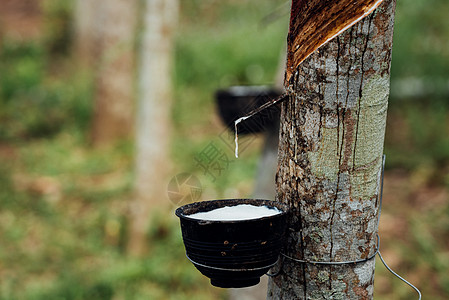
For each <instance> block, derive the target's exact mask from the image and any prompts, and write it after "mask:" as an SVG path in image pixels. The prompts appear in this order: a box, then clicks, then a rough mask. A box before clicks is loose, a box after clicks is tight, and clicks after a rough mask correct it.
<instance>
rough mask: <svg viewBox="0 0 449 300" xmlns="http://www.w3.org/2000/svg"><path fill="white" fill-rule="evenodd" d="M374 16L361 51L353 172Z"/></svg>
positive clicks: (369, 23)
mask: <svg viewBox="0 0 449 300" xmlns="http://www.w3.org/2000/svg"><path fill="white" fill-rule="evenodd" d="M375 14H376V13H375V12H374V13H372V14H371V15H370V16H369V21H368V34H367V35H366V41H365V47H364V48H363V51H362V66H361V69H362V75H361V78H360V86H359V99H358V103H357V118H356V119H357V120H356V125H355V141H354V150H353V153H352V170H353V171H354V169H355V152H356V149H357V137H358V133H359V120H360V110H361V107H360V103H361V101H362V96H363V93H362V91H363V80H364V75H365V64H364V60H365V53H366V51H367V49H368V42H369V40H370V35H369V33H370V32H371V23H372V21H373V18H374V16H375Z"/></svg>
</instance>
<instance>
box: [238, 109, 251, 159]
mask: <svg viewBox="0 0 449 300" xmlns="http://www.w3.org/2000/svg"><path fill="white" fill-rule="evenodd" d="M248 118H249V116H246V117H241V118H238V119H237V120H235V122H234V130H235V138H234V142H235V157H236V158H239V134H238V132H237V130H238V129H237V125H238V124H239V123H240V122H242V121H244V120H246V119H248Z"/></svg>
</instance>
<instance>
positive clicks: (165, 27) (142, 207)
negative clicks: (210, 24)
mask: <svg viewBox="0 0 449 300" xmlns="http://www.w3.org/2000/svg"><path fill="white" fill-rule="evenodd" d="M145 4H146V7H145V10H144V21H143V26H144V28H143V35H142V45H141V48H140V70H139V105H138V114H137V125H136V159H135V173H136V182H135V201H134V203H133V206H132V208H131V215H130V218H131V219H130V221H131V226H130V232H129V243H128V250H129V252H130V254H133V255H141V254H143V253H144V252H145V245H146V238H145V233H146V231H147V229H148V224H149V219H150V214H151V212H152V209H156V208H160V207H161V205H163V204H169V202H168V199H167V182H168V180H167V174H168V172H169V166H168V162H169V154H170V149H169V139H170V123H171V119H170V111H171V65H172V49H173V35H174V31H175V26H176V24H177V13H178V0H146V1H145Z"/></svg>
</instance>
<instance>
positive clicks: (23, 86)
mask: <svg viewBox="0 0 449 300" xmlns="http://www.w3.org/2000/svg"><path fill="white" fill-rule="evenodd" d="M0 51H1V52H0V70H1V73H2V80H1V81H0V122H1V123H2V126H1V127H0V140H14V139H17V138H22V139H23V138H35V137H49V136H52V135H54V134H56V133H58V132H60V131H61V130H62V129H63V128H69V127H72V128H76V129H78V130H86V129H87V126H88V124H89V120H90V115H91V103H90V98H91V97H90V90H91V88H90V82H89V79H88V77H85V76H81V75H80V73H78V74H73V75H69V76H71V77H72V78H59V77H57V78H53V77H52V76H49V75H50V74H48V71H47V66H48V58H47V56H46V54H45V52H44V51H43V48H42V45H39V44H37V43H33V42H30V43H25V44H19V43H17V42H12V41H6V42H5V43H4V45H3V48H2V49H1V50H0ZM68 81H71V84H67V82H68Z"/></svg>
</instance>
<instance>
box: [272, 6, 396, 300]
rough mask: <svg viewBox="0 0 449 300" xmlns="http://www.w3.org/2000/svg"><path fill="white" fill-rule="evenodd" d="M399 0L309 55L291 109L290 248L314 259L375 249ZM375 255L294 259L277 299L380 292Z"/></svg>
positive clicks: (280, 195)
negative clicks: (366, 260)
mask: <svg viewBox="0 0 449 300" xmlns="http://www.w3.org/2000/svg"><path fill="white" fill-rule="evenodd" d="M394 9H395V0H385V1H384V2H383V3H382V4H381V5H380V6H379V8H377V9H376V10H375V12H374V13H373V14H371V15H369V16H368V17H366V18H365V19H363V20H362V21H360V22H359V23H357V24H356V25H354V26H353V27H351V28H350V29H348V30H347V31H346V32H344V33H343V34H342V35H340V36H338V37H337V38H335V39H333V40H332V41H330V42H329V43H328V44H326V45H325V46H323V47H322V48H320V49H319V50H318V51H317V52H315V53H314V54H312V55H311V56H309V58H308V59H306V60H305V61H304V62H303V63H302V64H301V65H299V67H298V68H297V70H296V71H295V72H294V73H293V77H292V80H291V83H292V84H291V85H289V86H287V87H286V88H287V91H288V92H289V94H290V97H289V99H288V101H286V102H285V103H283V106H282V113H281V128H280V145H279V157H278V173H277V179H276V183H277V200H278V201H281V202H284V203H287V204H289V205H290V207H291V209H292V217H291V220H290V223H289V233H288V239H287V243H286V246H285V249H284V250H283V252H284V253H285V254H287V255H289V256H291V257H294V258H297V259H302V260H309V261H310V260H313V261H348V260H357V259H364V258H366V257H368V256H369V255H371V254H373V253H374V251H375V247H376V233H377V229H378V224H377V213H378V204H379V203H378V194H379V185H380V170H381V161H382V153H383V143H384V133H385V124H386V115H387V106H388V94H389V73H390V62H391V49H392V37H393V23H394ZM374 264H375V260H374V259H372V260H370V261H368V262H365V263H360V264H357V265H354V264H352V265H341V266H335V265H334V266H330V265H313V264H302V263H298V262H295V261H291V260H288V259H285V261H284V265H283V272H282V273H281V274H280V275H279V276H277V277H275V278H273V279H270V281H269V291H268V298H269V299H372V297H373V284H374V267H375V265H374Z"/></svg>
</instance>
